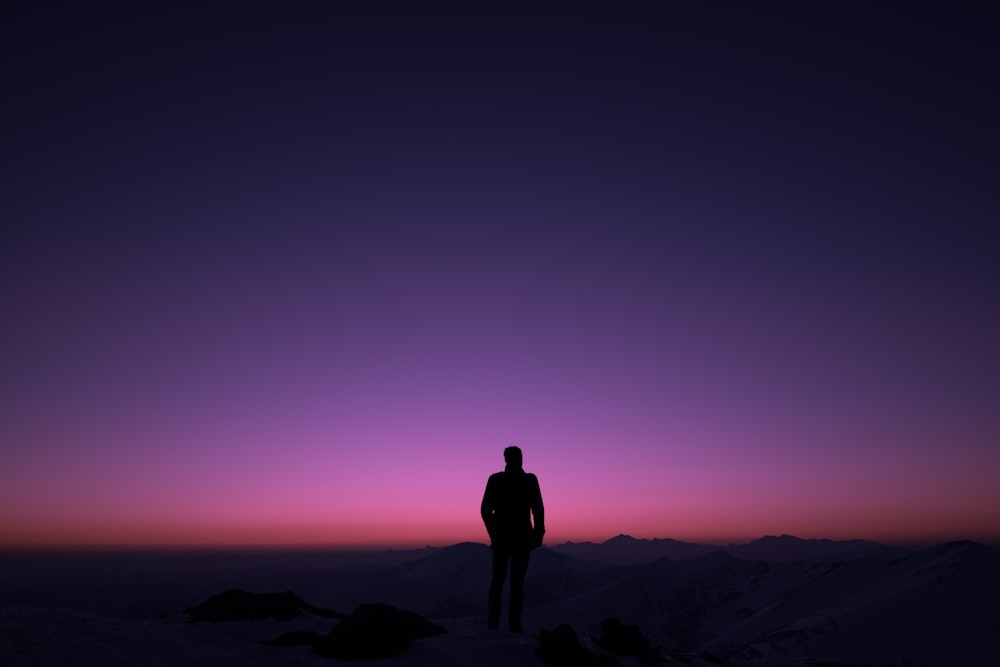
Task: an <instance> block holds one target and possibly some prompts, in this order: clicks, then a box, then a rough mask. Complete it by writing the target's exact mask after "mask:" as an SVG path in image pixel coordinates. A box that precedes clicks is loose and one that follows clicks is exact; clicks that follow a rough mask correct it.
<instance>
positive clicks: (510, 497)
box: [481, 466, 545, 549]
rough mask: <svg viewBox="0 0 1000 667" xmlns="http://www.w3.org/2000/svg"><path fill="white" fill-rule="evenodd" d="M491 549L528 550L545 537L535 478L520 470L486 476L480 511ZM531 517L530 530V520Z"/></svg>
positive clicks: (542, 507)
mask: <svg viewBox="0 0 1000 667" xmlns="http://www.w3.org/2000/svg"><path fill="white" fill-rule="evenodd" d="M481 514H482V515H483V523H484V524H486V531H487V532H488V533H489V534H490V541H491V543H492V546H494V547H499V548H503V549H531V548H533V547H536V546H539V545H540V544H541V542H542V535H543V534H544V533H545V507H544V506H543V505H542V492H541V489H539V488H538V478H537V477H535V476H534V475H532V474H531V473H526V472H524V470H522V469H521V468H512V467H510V466H508V467H507V469H506V470H504V471H503V472H498V473H494V474H492V475H490V478H489V481H487V482H486V492H485V493H484V494H483V504H482V507H481ZM532 517H534V519H535V525H534V528H532V526H531V519H532Z"/></svg>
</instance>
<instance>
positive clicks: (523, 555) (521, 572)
mask: <svg viewBox="0 0 1000 667" xmlns="http://www.w3.org/2000/svg"><path fill="white" fill-rule="evenodd" d="M530 554H531V551H529V550H528V549H503V548H500V547H497V546H494V547H493V579H492V580H491V581H490V601H489V610H488V611H489V624H490V627H494V628H495V627H497V626H499V625H500V598H501V596H502V595H503V583H504V580H505V579H506V578H507V565H508V563H509V564H510V609H509V610H508V619H509V622H510V627H511V629H520V627H521V609H522V608H523V607H524V577H525V575H526V574H527V573H528V556H529V555H530Z"/></svg>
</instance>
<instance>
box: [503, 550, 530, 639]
mask: <svg viewBox="0 0 1000 667" xmlns="http://www.w3.org/2000/svg"><path fill="white" fill-rule="evenodd" d="M530 555H531V552H530V551H528V550H527V549H524V550H519V551H514V552H512V553H511V554H510V629H511V631H512V632H521V631H522V630H523V629H524V628H522V627H521V609H522V608H523V607H524V578H525V576H526V575H527V574H528V557H529V556H530ZM498 611H499V610H498Z"/></svg>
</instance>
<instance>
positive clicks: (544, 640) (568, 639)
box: [535, 623, 618, 667]
mask: <svg viewBox="0 0 1000 667" xmlns="http://www.w3.org/2000/svg"><path fill="white" fill-rule="evenodd" d="M535 655H537V656H538V658H539V659H540V660H541V661H542V662H544V663H545V664H546V665H552V667H610V666H611V665H616V664H618V663H617V661H616V660H614V658H612V657H611V656H598V655H595V654H594V653H593V652H592V651H588V650H587V649H585V648H584V647H583V646H581V645H580V640H579V638H578V637H577V636H576V631H575V630H573V628H572V627H571V626H569V625H566V624H565V623H564V624H562V625H560V626H557V627H556V629H555V630H552V631H551V632H549V631H548V630H542V631H541V632H540V633H538V647H537V648H536V649H535Z"/></svg>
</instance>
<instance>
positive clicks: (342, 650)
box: [313, 604, 446, 660]
mask: <svg viewBox="0 0 1000 667" xmlns="http://www.w3.org/2000/svg"><path fill="white" fill-rule="evenodd" d="M443 632H446V630H445V629H444V628H442V627H441V626H439V625H435V624H433V623H431V622H430V621H428V620H427V619H425V618H423V617H422V616H420V615H419V614H415V613H413V612H412V611H400V610H399V609H396V608H395V607H393V606H391V605H387V604H363V605H361V606H360V607H358V608H357V609H355V610H354V612H353V613H352V614H351V615H350V616H348V617H347V618H345V619H344V620H342V621H341V622H340V623H338V624H337V625H336V626H335V627H334V628H333V629H332V630H330V632H329V634H327V635H326V636H325V637H322V638H321V639H320V640H319V641H318V642H316V643H315V644H314V645H313V650H314V651H316V652H317V653H319V654H320V655H323V656H326V657H328V658H337V659H339V660H358V659H368V658H391V657H392V656H394V655H397V654H398V653H399V652H400V651H402V650H403V649H404V648H405V647H406V645H407V644H408V643H409V642H410V641H412V640H414V639H420V638H421V637H430V636H431V635H437V634H441V633H443Z"/></svg>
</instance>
